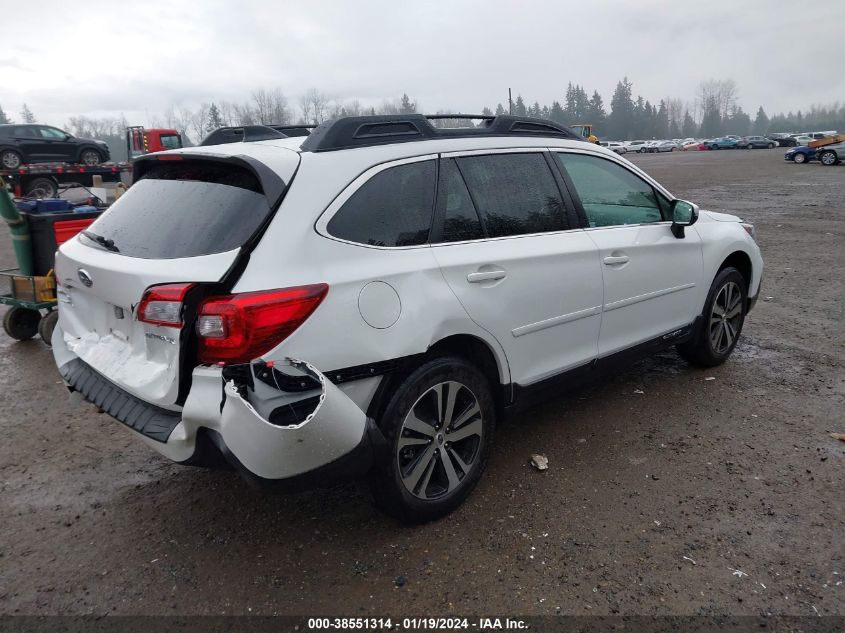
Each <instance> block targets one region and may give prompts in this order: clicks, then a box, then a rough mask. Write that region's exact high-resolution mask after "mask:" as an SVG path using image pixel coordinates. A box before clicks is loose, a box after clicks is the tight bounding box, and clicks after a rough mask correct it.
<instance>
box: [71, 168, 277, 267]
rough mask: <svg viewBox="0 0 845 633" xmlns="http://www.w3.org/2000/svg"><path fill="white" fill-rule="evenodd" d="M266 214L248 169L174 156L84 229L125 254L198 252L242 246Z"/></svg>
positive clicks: (267, 208) (149, 256) (173, 255)
mask: <svg viewBox="0 0 845 633" xmlns="http://www.w3.org/2000/svg"><path fill="white" fill-rule="evenodd" d="M269 213H270V206H269V204H268V203H267V200H266V198H265V197H264V194H263V192H262V190H261V184H260V183H259V181H258V178H256V176H255V175H254V174H252V173H251V172H249V171H248V170H246V169H244V168H242V167H239V166H237V165H230V164H222V163H210V162H207V161H189V160H186V161H178V162H177V161H173V162H166V163H161V164H160V165H156V166H154V167H153V168H152V169H150V171H148V172H147V173H146V174H145V175H144V176H143V178H142V179H141V180H139V181H138V182H136V183H135V184H134V185H132V187H130V189H129V190H128V191H127V192H126V193H125V194H123V195H122V196H121V197H120V198H119V199H118V200H117V201H116V202H115V203H114V204H113V205H112V206H111V207H110V208H109V210H108V211H107V212H105V213H104V214H103V215H102V216H100V218H98V219H97V221H96V222H94V224H92V225H91V226H90V227H89V229H88V231H89V232H90V233H92V234H94V235H96V236H100V237H102V238H104V239H105V240H111V241H112V242H113V248H114V250H116V251H117V252H119V253H120V254H121V255H127V256H129V257H139V258H143V259H175V258H179V257H197V256H200V255H211V254H213V253H223V252H225V251H230V250H232V249H235V248H238V247H240V246H242V245H243V244H244V242H246V241H247V239H249V237H250V236H251V235H252V234H253V233H255V231H256V230H257V229H258V227H259V226H260V225H261V223H262V222H263V221H264V219H265V218H266V217H267V215H268V214H269Z"/></svg>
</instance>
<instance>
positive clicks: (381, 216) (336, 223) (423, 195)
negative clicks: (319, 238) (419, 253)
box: [326, 160, 435, 246]
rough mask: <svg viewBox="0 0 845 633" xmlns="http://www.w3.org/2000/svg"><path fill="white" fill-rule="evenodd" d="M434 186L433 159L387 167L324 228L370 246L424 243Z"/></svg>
mask: <svg viewBox="0 0 845 633" xmlns="http://www.w3.org/2000/svg"><path fill="white" fill-rule="evenodd" d="M434 185H435V165H434V161H433V160H425V161H420V162H416V163H408V164H405V165H398V166H396V167H390V168H388V169H385V170H383V171H380V172H379V173H377V174H376V175H375V176H373V177H372V178H370V179H369V180H368V181H367V182H365V183H364V184H363V185H362V186H361V187H360V188H359V189H358V190H357V191H356V192H355V193H354V194H352V197H350V198H349V199H348V200H347V201H346V202H345V203H344V204H343V206H342V207H341V208H340V209H339V210H338V212H337V213H335V214H334V216H333V217H332V219H331V220H329V223H328V225H327V227H326V228H327V230H328V232H329V234H330V235H333V236H334V237H338V238H340V239H343V240H349V241H350V242H358V243H360V244H369V245H371V246H417V245H419V244H425V243H426V242H427V241H428V233H429V230H430V228H431V216H432V212H433V210H434Z"/></svg>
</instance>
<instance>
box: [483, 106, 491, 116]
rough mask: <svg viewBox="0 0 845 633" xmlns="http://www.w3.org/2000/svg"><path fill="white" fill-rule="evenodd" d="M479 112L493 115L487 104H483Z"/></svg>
mask: <svg viewBox="0 0 845 633" xmlns="http://www.w3.org/2000/svg"><path fill="white" fill-rule="evenodd" d="M481 114H483V115H484V116H493V111H492V110H491V109H490V108H488V107H487V106H484V109H482V110H481Z"/></svg>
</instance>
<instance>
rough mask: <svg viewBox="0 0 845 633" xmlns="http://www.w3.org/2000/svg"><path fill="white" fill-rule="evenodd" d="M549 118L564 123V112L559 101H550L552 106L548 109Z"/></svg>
mask: <svg viewBox="0 0 845 633" xmlns="http://www.w3.org/2000/svg"><path fill="white" fill-rule="evenodd" d="M549 118H550V119H551V120H552V121H555V122H556V123H566V114H565V113H564V111H563V107H561V105H560V101H552V107H551V109H550V110H549Z"/></svg>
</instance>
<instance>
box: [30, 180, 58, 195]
mask: <svg viewBox="0 0 845 633" xmlns="http://www.w3.org/2000/svg"><path fill="white" fill-rule="evenodd" d="M25 193H26V195H27V197H29V198H55V197H56V195H57V194H58V193H59V187H58V185H57V184H56V181H55V180H53V179H52V178H35V179H34V180H32V181H30V183H29V184H28V185H27V186H26V187H25Z"/></svg>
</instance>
